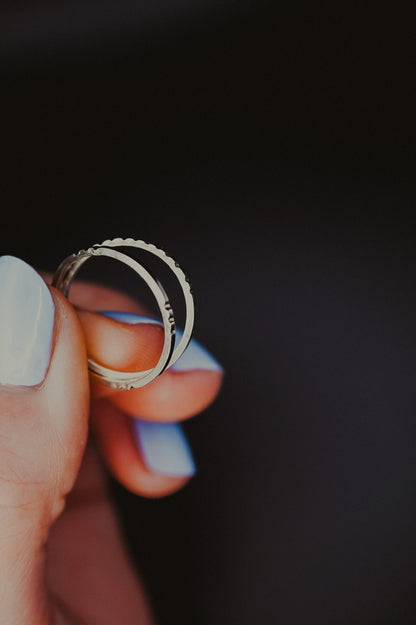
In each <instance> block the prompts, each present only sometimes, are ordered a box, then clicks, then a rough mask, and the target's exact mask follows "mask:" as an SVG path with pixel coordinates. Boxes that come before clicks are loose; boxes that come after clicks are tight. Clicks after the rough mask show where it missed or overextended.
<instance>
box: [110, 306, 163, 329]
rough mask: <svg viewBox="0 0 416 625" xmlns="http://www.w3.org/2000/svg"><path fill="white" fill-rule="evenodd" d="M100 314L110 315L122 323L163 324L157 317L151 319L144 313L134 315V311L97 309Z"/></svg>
mask: <svg viewBox="0 0 416 625" xmlns="http://www.w3.org/2000/svg"><path fill="white" fill-rule="evenodd" d="M98 312H99V313H100V314H101V315H105V316H106V317H111V319H114V320H115V321H121V322H122V323H131V324H132V325H134V324H135V323H149V324H154V325H159V326H163V323H162V322H161V321H159V320H158V319H152V317H145V316H144V315H136V314H135V313H129V312H119V311H117V310H99V311H98Z"/></svg>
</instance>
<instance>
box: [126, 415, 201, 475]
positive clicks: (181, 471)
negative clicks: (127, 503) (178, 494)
mask: <svg viewBox="0 0 416 625" xmlns="http://www.w3.org/2000/svg"><path fill="white" fill-rule="evenodd" d="M132 424H133V428H134V432H135V435H136V440H137V443H138V445H139V448H140V450H141V452H142V458H143V461H144V463H145V464H146V466H147V468H148V469H149V471H151V472H152V473H160V474H162V475H169V476H171V477H192V476H193V475H195V472H196V468H195V463H194V459H193V457H192V452H191V450H190V447H189V444H188V441H187V440H186V437H185V434H184V433H183V430H182V428H181V426H180V425H179V423H154V422H152V421H143V420H142V419H132Z"/></svg>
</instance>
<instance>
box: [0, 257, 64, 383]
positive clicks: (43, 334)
mask: <svg viewBox="0 0 416 625" xmlns="http://www.w3.org/2000/svg"><path fill="white" fill-rule="evenodd" d="M54 319H55V306H54V303H53V299H52V296H51V294H50V291H49V289H48V287H47V286H46V284H45V282H44V281H43V280H42V278H41V277H40V275H39V274H38V273H37V272H36V271H35V270H34V269H33V268H32V267H31V266H30V265H28V264H27V263H25V262H24V261H22V260H20V259H19V258H15V257H14V256H2V257H0V384H11V385H15V386H34V385H36V384H40V382H42V380H43V379H44V378H45V375H46V372H47V370H48V367H49V361H50V357H51V350H52V337H53V324H54Z"/></svg>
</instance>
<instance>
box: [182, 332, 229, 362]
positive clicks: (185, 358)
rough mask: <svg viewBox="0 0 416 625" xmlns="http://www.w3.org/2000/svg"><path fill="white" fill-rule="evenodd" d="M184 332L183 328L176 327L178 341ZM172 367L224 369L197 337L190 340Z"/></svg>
mask: <svg viewBox="0 0 416 625" xmlns="http://www.w3.org/2000/svg"><path fill="white" fill-rule="evenodd" d="M182 334H183V333H182V331H181V330H178V329H176V341H180V340H181V338H182ZM171 369H172V371H192V370H193V369H203V370H204V371H219V372H222V371H224V369H223V368H222V367H221V365H220V363H219V362H218V361H217V360H215V358H214V357H213V356H212V355H211V354H210V353H209V351H207V350H206V349H205V347H202V345H201V344H200V343H198V341H196V340H195V339H191V340H190V342H189V345H188V347H187V348H186V349H185V351H184V353H183V354H182V356H181V357H180V358H179V359H178V360H177V361H176V362H175V364H174V365H172V367H171Z"/></svg>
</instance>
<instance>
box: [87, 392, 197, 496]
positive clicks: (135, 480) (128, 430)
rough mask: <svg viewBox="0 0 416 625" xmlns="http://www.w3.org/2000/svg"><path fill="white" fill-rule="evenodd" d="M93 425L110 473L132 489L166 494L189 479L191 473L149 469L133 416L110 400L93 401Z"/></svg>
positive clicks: (135, 491)
mask: <svg viewBox="0 0 416 625" xmlns="http://www.w3.org/2000/svg"><path fill="white" fill-rule="evenodd" d="M92 426H93V430H94V434H95V436H96V438H97V441H98V443H99V446H100V449H101V453H102V455H103V457H104V459H105V461H106V463H107V465H108V467H109V469H110V471H111V473H112V474H113V475H114V477H115V478H116V479H117V480H118V481H119V482H120V483H121V484H122V485H123V486H124V487H125V488H127V489H129V490H130V491H131V492H133V493H135V494H137V495H141V496H143V497H148V498H156V497H165V496H167V495H170V494H172V493H174V492H176V491H177V490H179V489H180V488H183V486H185V484H186V483H187V482H188V481H189V479H190V476H189V475H184V476H178V475H176V476H175V475H165V474H162V473H160V472H154V471H152V470H150V469H149V467H148V466H147V465H146V463H145V461H144V460H143V457H142V455H141V453H140V448H139V445H138V443H137V439H136V437H135V435H134V432H133V428H132V426H131V420H130V418H129V417H127V416H126V415H125V414H123V413H122V412H121V411H119V410H118V409H117V408H116V407H115V406H112V405H111V404H110V403H109V402H108V401H106V400H100V401H97V402H94V404H93V408H92Z"/></svg>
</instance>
